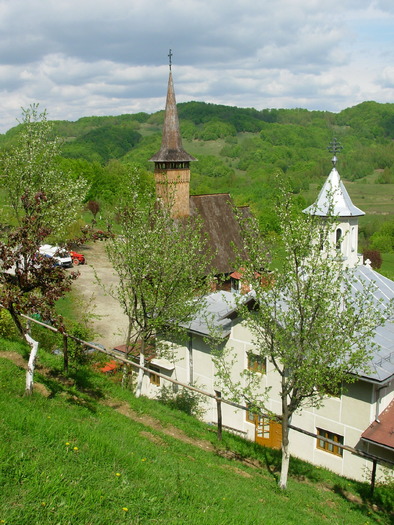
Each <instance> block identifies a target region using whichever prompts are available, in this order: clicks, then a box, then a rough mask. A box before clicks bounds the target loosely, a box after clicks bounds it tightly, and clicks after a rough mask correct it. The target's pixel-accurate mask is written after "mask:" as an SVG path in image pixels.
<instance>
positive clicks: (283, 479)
mask: <svg viewBox="0 0 394 525" xmlns="http://www.w3.org/2000/svg"><path fill="white" fill-rule="evenodd" d="M290 423H291V414H289V409H288V406H287V396H286V395H283V394H282V463H281V470H280V479H279V488H280V489H283V490H285V489H286V487H287V477H288V473H289V463H290V452H289V425H290Z"/></svg>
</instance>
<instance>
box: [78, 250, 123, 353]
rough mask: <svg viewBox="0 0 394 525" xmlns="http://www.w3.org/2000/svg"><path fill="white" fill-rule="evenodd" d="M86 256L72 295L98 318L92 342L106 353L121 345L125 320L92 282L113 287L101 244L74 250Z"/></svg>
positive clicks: (109, 265) (114, 280) (98, 286)
mask: <svg viewBox="0 0 394 525" xmlns="http://www.w3.org/2000/svg"><path fill="white" fill-rule="evenodd" d="M77 251H79V252H80V253H83V254H84V255H85V257H86V264H84V265H79V266H78V267H77V269H78V271H79V272H80V276H79V277H78V279H77V280H76V281H75V282H74V284H73V289H74V292H75V293H76V294H77V295H78V296H79V297H81V298H82V299H83V300H84V302H85V303H86V305H88V304H90V310H91V312H92V313H93V314H95V315H96V316H98V319H94V321H93V327H94V330H95V332H96V334H97V335H95V336H94V341H95V342H98V343H101V344H102V345H104V346H105V348H107V349H108V350H110V349H112V348H113V347H114V346H117V345H119V344H124V342H125V341H126V335H127V324H128V323H127V317H126V316H125V315H124V313H123V311H122V309H121V307H120V305H119V303H118V302H117V301H116V300H115V299H113V298H112V297H111V296H109V295H108V294H107V293H106V292H105V291H104V289H103V287H102V286H100V285H99V284H98V282H97V280H96V277H95V275H96V274H97V276H98V277H99V279H100V280H101V281H102V283H103V284H104V285H105V286H107V287H108V286H111V285H116V283H117V277H116V275H115V274H114V270H113V268H112V266H111V264H110V262H109V260H108V257H107V254H106V252H105V241H97V242H95V243H92V244H90V245H86V246H83V247H81V248H80V249H78V250H77Z"/></svg>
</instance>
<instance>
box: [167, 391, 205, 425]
mask: <svg viewBox="0 0 394 525" xmlns="http://www.w3.org/2000/svg"><path fill="white" fill-rule="evenodd" d="M157 399H158V401H160V403H163V404H164V405H166V406H168V407H170V408H174V409H176V410H180V411H181V412H185V414H188V415H189V416H194V417H198V418H199V417H201V416H202V414H203V412H204V409H203V407H202V405H203V403H204V396H203V395H202V394H198V393H197V392H194V391H192V390H188V389H187V388H180V389H179V390H177V391H174V388H173V387H172V386H162V387H161V389H160V394H159V395H158V396H157Z"/></svg>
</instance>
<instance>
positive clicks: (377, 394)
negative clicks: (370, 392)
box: [375, 385, 386, 423]
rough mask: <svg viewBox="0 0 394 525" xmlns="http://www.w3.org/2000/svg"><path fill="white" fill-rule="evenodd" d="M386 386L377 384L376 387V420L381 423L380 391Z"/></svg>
mask: <svg viewBox="0 0 394 525" xmlns="http://www.w3.org/2000/svg"><path fill="white" fill-rule="evenodd" d="M384 388H386V385H383V386H378V385H377V386H376V388H375V398H376V399H375V421H376V422H377V423H380V421H379V414H380V391H381V390H383V389H384Z"/></svg>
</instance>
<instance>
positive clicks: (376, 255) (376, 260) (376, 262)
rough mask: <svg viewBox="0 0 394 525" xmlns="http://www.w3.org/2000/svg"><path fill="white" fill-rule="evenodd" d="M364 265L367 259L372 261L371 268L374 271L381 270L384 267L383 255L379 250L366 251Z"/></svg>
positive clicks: (364, 252)
mask: <svg viewBox="0 0 394 525" xmlns="http://www.w3.org/2000/svg"><path fill="white" fill-rule="evenodd" d="M363 258H364V263H365V261H366V260H367V259H369V260H370V261H371V266H372V268H373V269H374V270H379V268H380V267H381V266H382V255H381V253H380V251H379V250H364V251H363Z"/></svg>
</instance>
